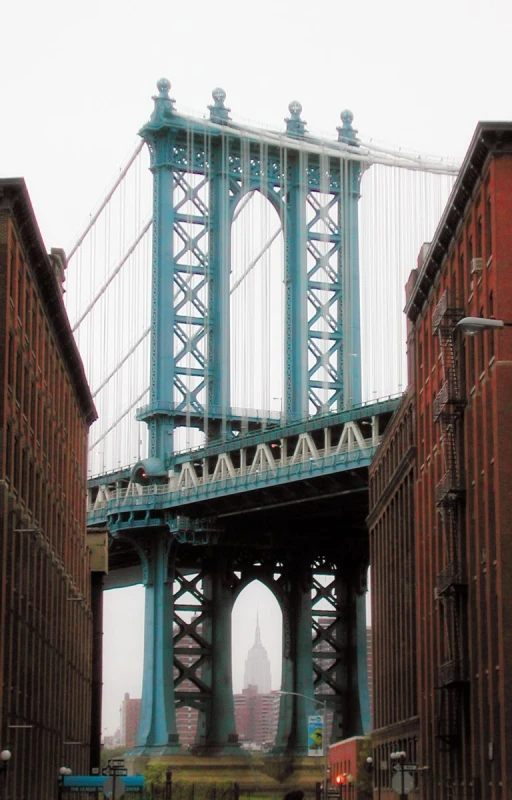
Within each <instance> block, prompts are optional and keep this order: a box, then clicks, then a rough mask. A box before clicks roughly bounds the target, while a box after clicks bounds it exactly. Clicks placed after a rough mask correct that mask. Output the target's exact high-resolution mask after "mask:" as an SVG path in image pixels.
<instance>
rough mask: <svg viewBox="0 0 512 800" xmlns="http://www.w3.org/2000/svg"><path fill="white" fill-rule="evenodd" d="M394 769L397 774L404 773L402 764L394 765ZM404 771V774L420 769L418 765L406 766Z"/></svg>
mask: <svg viewBox="0 0 512 800" xmlns="http://www.w3.org/2000/svg"><path fill="white" fill-rule="evenodd" d="M393 769H394V771H395V772H401V771H402V765H401V764H394V765H393ZM403 769H404V772H416V770H417V769H418V765H417V764H404V767H403Z"/></svg>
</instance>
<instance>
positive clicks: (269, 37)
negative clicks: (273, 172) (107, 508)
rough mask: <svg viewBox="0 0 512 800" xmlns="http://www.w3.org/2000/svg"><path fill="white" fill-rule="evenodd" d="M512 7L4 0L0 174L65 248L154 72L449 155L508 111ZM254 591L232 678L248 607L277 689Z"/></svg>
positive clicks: (121, 612)
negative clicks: (342, 116)
mask: <svg viewBox="0 0 512 800" xmlns="http://www.w3.org/2000/svg"><path fill="white" fill-rule="evenodd" d="M511 19H512V4H511V3H510V0H485V2H474V1H473V0H442V2H441V0H431V1H430V2H429V3H419V2H414V0H408V1H407V2H405V0H395V1H394V2H383V1H382V0H381V1H380V2H379V1H376V0H367V1H366V2H364V3H355V2H343V0H336V1H335V2H333V1H332V0H327V2H324V3H322V4H320V5H319V4H317V3H305V2H301V0H294V2H291V0H271V1H269V0H260V2H259V3H257V4H254V5H252V6H249V5H248V4H247V3H244V2H233V1H230V0H217V2H204V0H196V2H194V3H184V4H183V5H181V4H179V3H171V2H156V1H155V0H147V1H146V2H145V3H144V4H140V3H133V2H129V0H125V2H123V3H120V2H114V1H111V2H109V0H101V2H99V0H90V1H89V2H88V3H87V4H85V3H84V4H78V3H70V2H69V1H67V2H59V1H58V0H48V1H47V2H45V3H36V2H34V0H26V2H24V3H8V4H7V5H6V6H5V7H4V8H3V10H2V33H3V36H2V62H3V68H2V70H1V71H0V97H1V101H2V104H1V111H0V114H1V119H2V125H1V134H0V137H1V139H0V142H1V147H0V175H1V176H2V177H7V176H14V175H16V176H24V177H25V179H26V181H27V184H28V189H29V192H30V195H31V198H32V202H33V205H34V209H35V213H36V216H37V218H38V220H39V224H40V227H41V231H42V234H43V237H44V239H45V243H46V245H47V247H48V248H50V247H52V246H53V247H64V248H67V249H69V247H70V246H71V244H72V243H73V241H74V239H75V237H76V235H77V233H79V232H80V230H81V229H82V228H83V225H84V222H85V221H86V220H87V217H88V216H89V213H90V212H91V210H92V209H93V207H94V206H95V205H96V204H97V202H98V200H99V199H100V198H101V197H102V195H103V193H104V191H105V189H106V188H107V186H108V185H109V184H110V182H111V180H112V178H113V177H114V176H115V175H116V173H117V172H118V171H119V168H120V167H121V166H122V165H123V164H124V162H125V160H126V157H127V155H128V154H129V153H130V152H131V150H132V149H133V146H134V143H135V140H136V134H137V130H138V129H139V128H140V127H141V125H142V124H143V123H144V122H145V121H146V120H147V119H148V117H149V114H150V113H151V109H152V102H151V95H152V94H154V92H155V83H156V81H157V79H158V78H160V77H162V76H166V77H168V78H169V79H170V80H171V83H172V91H171V94H172V96H173V97H175V98H176V104H177V107H178V108H179V109H180V110H183V111H196V112H200V113H203V112H204V110H205V109H206V106H207V105H208V103H210V102H211V90H212V89H213V88H214V87H215V86H222V87H223V88H224V89H225V90H226V92H227V104H228V105H229V106H230V107H231V108H232V109H233V113H234V114H236V116H237V117H244V118H246V119H248V120H253V121H256V122H258V123H264V124H266V125H270V126H273V127H276V128H280V129H282V128H283V127H284V122H283V118H284V117H285V116H287V115H288V111H287V106H288V103H289V102H290V101H291V100H293V99H298V100H300V102H301V103H302V105H303V109H304V111H303V117H304V118H305V119H306V120H307V121H308V127H309V129H310V130H311V131H312V132H324V133H327V134H328V135H332V137H333V138H334V137H335V135H336V133H335V129H336V126H337V125H338V124H339V113H340V111H341V110H342V109H344V108H351V109H352V111H353V112H354V115H355V120H354V125H355V127H356V128H358V129H359V133H360V136H361V137H362V138H363V139H364V140H365V141H368V140H369V139H370V138H373V139H375V140H380V141H384V142H387V143H390V144H393V145H400V146H403V147H406V148H412V149H415V150H420V151H425V152H429V153H432V154H439V155H445V156H459V157H461V156H463V154H464V152H465V150H466V148H467V145H468V143H469V141H470V138H471V135H472V132H473V129H474V127H475V125H476V123H477V121H478V120H479V119H511V118H512V112H511V104H512V95H511V93H510V89H509V82H510V81H509V78H510V40H511V34H512V30H511ZM411 266H413V265H411ZM141 596H142V590H134V589H130V590H123V591H122V592H117V593H111V594H110V595H109V596H108V597H107V599H106V603H105V634H106V635H105V645H106V646H105V701H106V703H105V716H104V726H105V727H107V728H108V730H109V731H111V732H113V731H114V730H115V728H116V727H117V725H118V719H119V716H118V710H119V706H120V702H121V699H122V697H123V694H124V692H125V691H128V692H130V693H131V694H132V696H136V695H138V694H139V692H140V674H141V665H142V659H141V641H142V638H141V637H142V603H141ZM268 602H269V601H268V600H267V599H265V595H264V594H261V593H259V594H257V596H256V595H255V594H253V595H252V596H246V598H245V610H244V614H243V615H235V621H234V624H235V625H238V624H239V623H238V622H237V617H240V619H242V617H243V618H245V624H244V625H240V627H239V628H238V629H237V630H238V634H237V635H238V639H237V648H238V650H239V653H240V657H239V664H238V666H237V676H236V682H235V688H240V683H241V677H240V675H241V673H242V671H243V660H244V659H245V655H246V652H247V649H248V648H249V647H250V646H251V644H252V641H253V637H254V624H255V618H256V607H257V606H259V608H260V620H261V629H262V638H263V642H264V644H265V645H266V646H267V647H268V648H269V651H270V652H271V656H272V658H273V665H272V678H273V684H274V685H275V686H277V685H278V680H279V665H278V661H277V656H276V651H277V650H278V645H277V644H276V642H277V640H278V637H279V633H280V631H279V630H278V628H279V625H277V626H276V625H275V624H274V622H273V620H275V619H276V618H277V619H279V615H276V613H275V609H274V610H272V606H271V605H270V606H269V605H268ZM127 619H130V620H132V626H131V627H130V628H127V626H126V620H127Z"/></svg>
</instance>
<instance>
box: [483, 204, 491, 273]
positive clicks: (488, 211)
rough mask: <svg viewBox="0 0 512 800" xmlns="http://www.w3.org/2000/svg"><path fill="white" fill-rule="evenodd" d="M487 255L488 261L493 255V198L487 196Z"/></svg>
mask: <svg viewBox="0 0 512 800" xmlns="http://www.w3.org/2000/svg"><path fill="white" fill-rule="evenodd" d="M485 233H486V236H485V251H486V252H485V255H486V257H487V261H489V259H490V258H491V256H492V205H491V198H490V197H488V198H487V213H486V220H485Z"/></svg>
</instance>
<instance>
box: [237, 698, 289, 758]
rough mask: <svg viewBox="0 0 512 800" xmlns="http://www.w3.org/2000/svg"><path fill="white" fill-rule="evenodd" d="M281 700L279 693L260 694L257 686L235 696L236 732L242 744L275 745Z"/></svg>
mask: <svg viewBox="0 0 512 800" xmlns="http://www.w3.org/2000/svg"><path fill="white" fill-rule="evenodd" d="M280 699H281V698H280V695H279V693H278V692H272V693H270V694H260V693H259V692H258V688H257V686H248V687H247V688H246V689H244V690H243V691H242V694H235V695H234V701H235V719H236V732H237V733H238V737H239V739H240V741H241V742H242V743H244V742H246V743H251V744H254V745H257V746H261V745H263V744H273V743H274V740H275V738H276V733H277V722H278V717H279V702H280Z"/></svg>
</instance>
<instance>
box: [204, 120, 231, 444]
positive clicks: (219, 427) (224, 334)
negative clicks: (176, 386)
mask: <svg viewBox="0 0 512 800" xmlns="http://www.w3.org/2000/svg"><path fill="white" fill-rule="evenodd" d="M209 236H210V267H209V271H208V305H209V309H210V314H209V317H210V319H209V329H208V359H209V373H210V374H209V378H208V403H209V407H210V409H211V410H210V414H211V415H212V416H213V417H215V418H216V419H217V421H216V423H215V424H214V425H210V429H209V433H210V435H213V436H214V437H219V436H224V437H225V436H226V434H227V432H228V430H227V425H228V423H227V422H226V414H227V411H228V408H229V405H230V383H231V375H230V340H229V330H230V291H229V280H230V272H231V219H230V210H229V169H228V144H227V141H226V139H225V138H224V136H222V135H221V136H220V137H219V139H215V140H213V141H212V152H211V172H210V228H209ZM206 411H207V413H208V411H209V409H208V408H207V409H206Z"/></svg>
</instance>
